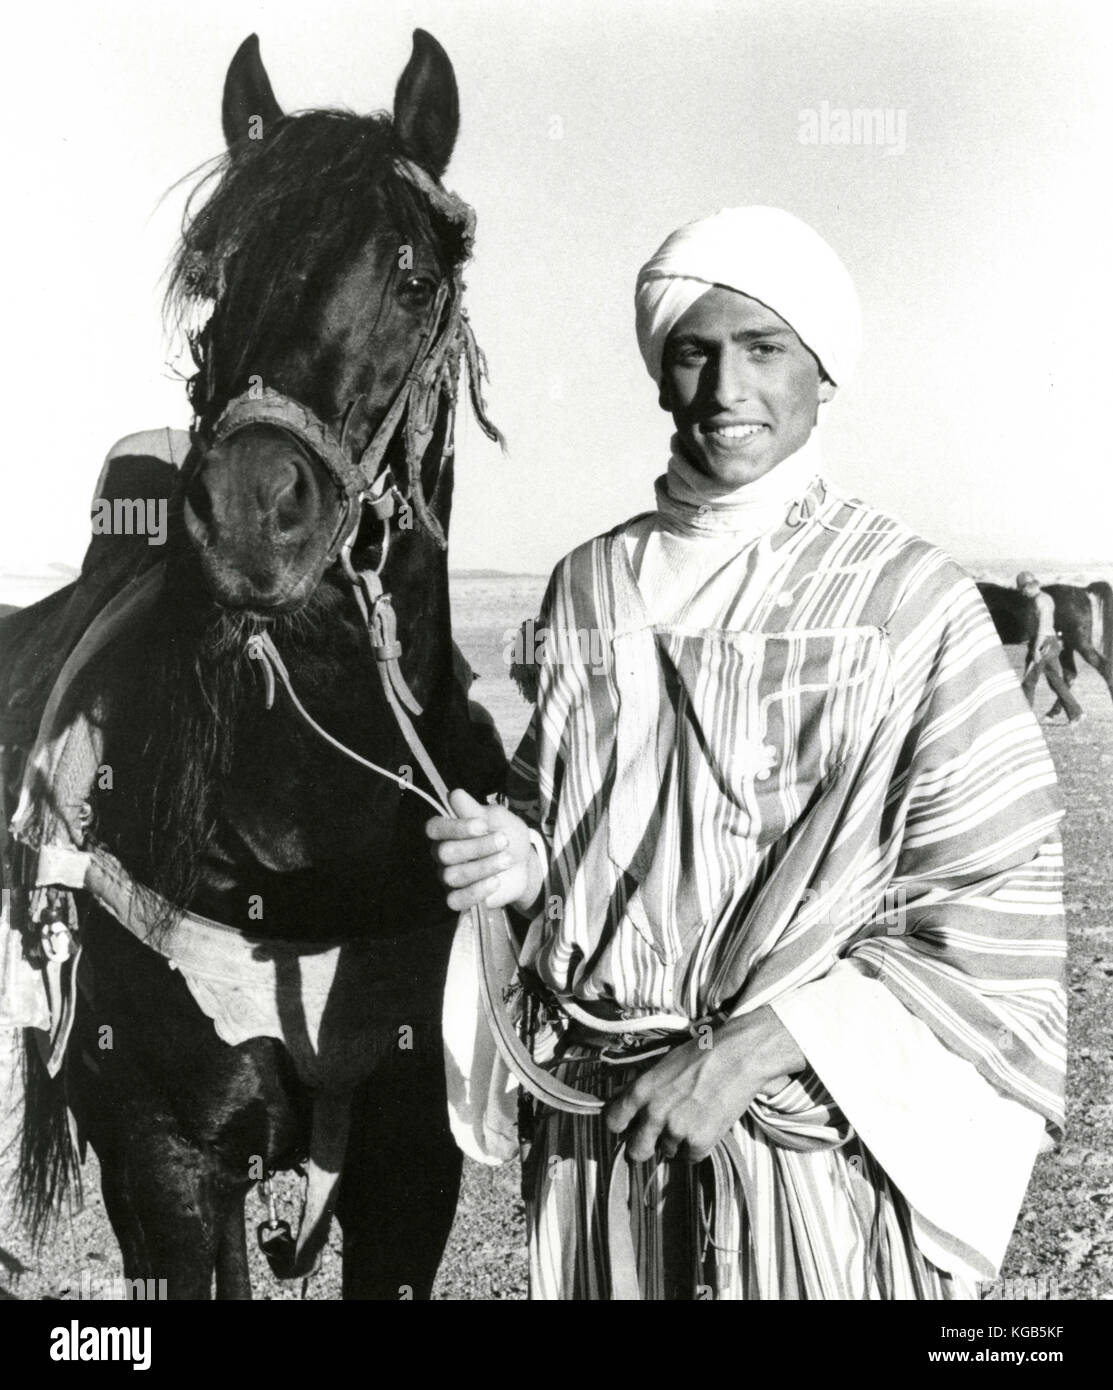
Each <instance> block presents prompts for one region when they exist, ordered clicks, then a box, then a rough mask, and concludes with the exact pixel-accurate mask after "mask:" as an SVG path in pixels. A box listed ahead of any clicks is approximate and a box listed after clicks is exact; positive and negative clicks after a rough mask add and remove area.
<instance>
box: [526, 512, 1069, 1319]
mask: <svg viewBox="0 0 1113 1390" xmlns="http://www.w3.org/2000/svg"><path fill="white" fill-rule="evenodd" d="M819 487H820V491H819V492H818V493H817V494H816V495H817V497H818V498H820V499H821V500H820V502H819V505H818V506H817V507H816V508H815V510H814V511H813V514H812V515H810V516H806V515H805V517H804V519H803V520H802V521H801V520H800V519H799V517H798V516H797V517H796V518H794V520H795V524H794V525H791V526H789V525H787V524H786V526H784V527H782V528H780V529H779V530H777V531H775V532H773V533H772V534H771V535H767V536H764V537H762V538H760V540H758V541H757V542H753V543H751V544H749V545H745V546H742V547H741V548H738V547H737V546H732V545H731V543H730V541H729V539H728V540H727V541H726V543H725V545H724V543H723V542H722V541H721V540H720V541H715V542H713V543H712V544H711V547H710V548H701V547H704V541H703V540H702V539H698V540H695V541H691V540H687V539H684V538H681V537H678V536H674V535H670V534H669V527H668V525H667V524H666V523H665V522H664V521H662V519H661V518H660V517H643V518H636V519H635V520H634V521H633V522H631V523H628V524H627V525H626V526H625V527H621V528H618V529H617V530H616V531H614V532H611V533H609V534H607V535H604V536H601V537H598V538H596V539H594V540H592V541H590V542H588V543H586V544H585V545H583V546H581V547H579V548H578V549H577V550H575V551H573V552H572V554H570V555H569V556H568V557H567V558H566V559H565V560H564V561H562V562H561V564H560V565H559V566H558V567H557V569H556V571H555V573H554V575H553V577H552V580H551V581H550V584H549V587H548V590H547V593H546V598H545V601H544V606H543V614H542V627H541V629H540V631H541V634H542V641H541V650H540V651H539V653H538V657H539V663H538V664H539V671H538V678H539V685H538V697H537V709H536V711H535V714H534V718H533V720H532V722H531V725H530V728H529V730H528V731H527V734H526V736H525V738H524V740H523V742H522V745H521V747H520V748H519V750H518V752H517V755H516V757H515V760H514V765H513V769H512V774H511V785H510V804H511V806H512V807H513V808H514V809H515V810H516V811H518V812H519V814H522V815H523V816H524V817H525V818H526V819H527V820H529V821H530V823H531V824H532V825H533V826H534V827H536V828H537V829H539V830H540V832H541V834H542V835H543V837H544V839H545V841H546V842H547V844H548V846H549V849H550V854H551V864H550V870H549V875H548V880H547V884H546V889H545V894H546V897H545V902H544V906H543V908H542V910H541V911H540V912H539V913H538V915H537V917H536V918H535V920H534V921H533V923H532V924H531V927H530V931H529V935H528V938H527V941H526V945H525V949H524V954H523V963H524V964H525V965H526V966H527V967H528V968H529V969H530V970H531V971H532V972H533V973H534V975H535V976H536V977H537V978H538V979H539V980H540V982H541V984H542V985H543V986H544V988H545V989H546V990H547V991H549V992H551V994H552V995H554V996H556V998H557V999H558V1000H559V999H561V998H563V999H566V1000H575V1001H576V1002H577V1003H578V1004H579V1005H580V1006H581V1007H586V1008H587V1009H589V1010H590V1011H594V1012H596V1013H597V1014H598V1015H600V1016H606V1017H607V1018H610V1019H614V1018H621V1019H625V1020H628V1021H629V1027H630V1029H631V1031H632V1032H636V1030H637V1027H638V1022H637V1021H638V1019H639V1017H645V1016H647V1015H650V1014H658V1015H659V1014H662V1013H664V1014H666V1015H669V1016H670V1017H672V1018H673V1019H674V1020H675V1026H676V1027H677V1029H678V1030H679V1029H682V1028H684V1027H688V1026H691V1027H697V1028H698V1024H699V1021H700V1020H705V1019H707V1018H709V1017H710V1016H714V1015H718V1016H720V1017H722V1016H738V1015H741V1014H744V1013H746V1012H749V1011H752V1010H754V1009H757V1008H759V1007H761V1006H763V1005H770V1006H771V1007H772V1008H773V1009H774V1011H775V1012H777V1014H778V1015H779V1017H780V1019H781V1021H782V1022H783V1023H784V1025H785V1026H786V1027H787V1028H788V1030H789V1032H790V1033H792V1034H793V1036H794V1037H795V1039H796V1041H797V1042H798V1044H799V1045H800V1048H801V1051H802V1052H803V1053H804V1055H805V1057H806V1058H807V1061H808V1066H807V1068H806V1069H805V1071H804V1072H802V1073H801V1074H799V1075H798V1076H797V1077H795V1078H793V1080H792V1081H791V1082H790V1083H789V1085H788V1086H787V1087H785V1088H784V1089H783V1090H782V1091H780V1092H778V1093H777V1094H776V1095H769V1096H759V1097H758V1098H757V1099H756V1100H755V1102H754V1103H753V1105H752V1106H751V1107H750V1109H749V1110H748V1111H747V1113H746V1114H745V1115H743V1116H742V1117H740V1119H739V1121H738V1123H737V1124H736V1125H735V1126H734V1128H733V1135H732V1137H733V1140H734V1142H735V1145H736V1149H735V1150H734V1151H735V1152H736V1153H737V1154H738V1155H740V1158H739V1161H738V1162H737V1163H735V1164H734V1165H731V1164H726V1163H725V1162H723V1161H721V1157H716V1158H714V1159H712V1160H709V1161H707V1162H706V1163H704V1164H703V1165H701V1166H700V1168H699V1169H698V1170H689V1168H688V1167H687V1165H686V1164H685V1163H683V1161H681V1160H673V1161H668V1160H661V1161H651V1162H650V1163H649V1164H644V1165H633V1164H630V1165H629V1168H630V1170H631V1171H630V1173H629V1174H628V1181H629V1186H630V1194H631V1195H630V1199H629V1204H628V1218H629V1221H630V1223H631V1228H632V1230H631V1234H632V1237H633V1244H634V1249H635V1251H636V1253H637V1262H638V1271H639V1280H640V1288H641V1294H642V1296H644V1297H653V1298H655V1297H669V1298H673V1297H680V1298H877V1297H897V1298H901V1297H903V1298H945V1297H954V1296H969V1294H970V1289H971V1285H972V1283H973V1281H974V1280H976V1279H979V1278H992V1277H993V1276H994V1274H995V1272H996V1267H997V1265H998V1264H999V1262H1000V1260H1001V1258H1002V1256H1003V1253H1004V1248H1005V1244H1006V1243H1007V1240H1008V1237H1009V1234H1010V1232H1011V1228H1012V1225H1013V1223H1014V1221H1015V1217H1016V1212H1017V1210H1018V1208H1019V1205H1020V1201H1021V1200H1022V1197H1023V1192H1024V1188H1025V1185H1026V1183H1027V1178H1028V1175H1029V1172H1030V1168H1031V1163H1032V1161H1033V1158H1034V1154H1035V1150H1036V1147H1037V1145H1038V1142H1039V1139H1040V1137H1041V1134H1042V1132H1043V1130H1044V1128H1045V1127H1046V1129H1047V1130H1048V1131H1049V1132H1050V1133H1051V1135H1052V1136H1053V1137H1054V1136H1056V1135H1058V1134H1059V1133H1060V1132H1061V1124H1062V1095H1063V1075H1064V1065H1065V1024H1066V1010H1065V994H1064V990H1063V985H1062V971H1063V965H1064V956H1065V946H1064V931H1063V917H1062V907H1061V899H1060V888H1061V851H1060V845H1059V840H1058V835H1057V826H1058V822H1059V820H1060V818H1061V815H1062V811H1061V809H1060V805H1059V801H1058V798H1057V795H1056V790H1055V778H1054V770H1053V767H1052V764H1051V761H1050V758H1049V756H1048V753H1047V749H1046V746H1045V744H1044V742H1043V739H1042V737H1041V735H1040V732H1039V729H1038V727H1037V725H1036V723H1035V721H1034V719H1033V717H1032V715H1031V713H1030V711H1029V709H1028V707H1027V705H1026V703H1025V701H1024V700H1023V698H1022V697H1021V695H1020V692H1019V688H1018V685H1017V682H1016V678H1015V676H1014V675H1013V673H1012V672H1011V669H1010V667H1009V666H1008V664H1007V662H1006V659H1005V656H1004V653H1003V651H1002V648H1001V646H1000V643H999V642H998V640H997V637H996V635H995V632H994V629H993V627H992V624H991V623H990V621H989V618H988V615H987V614H986V611H985V609H984V606H983V604H982V602H981V599H980V597H979V596H978V594H977V591H976V589H975V587H974V585H973V584H972V583H971V582H970V580H969V579H968V577H967V576H966V575H965V573H964V572H963V571H962V570H961V569H960V568H959V567H958V566H957V565H955V564H954V562H953V561H951V560H949V559H948V558H947V557H946V556H945V555H943V554H942V553H941V552H940V551H938V550H937V549H935V548H934V547H932V546H931V545H929V544H927V543H926V542H924V541H922V540H920V539H919V538H917V537H916V536H914V535H913V534H912V533H910V532H909V531H908V530H907V529H906V528H905V527H903V526H902V525H900V524H899V523H898V522H896V521H894V520H892V519H891V518H889V517H887V516H884V515H882V514H881V513H879V512H877V511H875V510H873V509H871V508H869V507H866V506H864V505H863V504H861V503H860V502H857V501H855V500H852V499H849V498H847V497H845V496H842V495H841V494H839V493H837V492H835V491H833V490H831V489H829V488H827V489H825V488H823V485H819ZM647 547H648V554H649V555H650V557H653V556H656V557H657V558H656V560H655V561H654V564H656V566H657V572H658V579H660V576H661V575H663V576H664V579H665V581H668V580H669V578H670V565H671V566H672V567H673V569H672V571H671V574H672V576H673V577H675V576H676V575H681V574H688V573H691V574H694V575H695V580H694V582H693V583H690V584H689V586H688V588H687V590H686V592H685V594H684V596H683V597H684V599H685V601H684V602H683V603H680V604H679V605H673V607H672V608H671V609H668V608H667V605H666V610H667V611H664V612H662V610H661V604H660V602H659V601H657V600H656V599H652V600H651V599H650V598H647V593H649V592H650V590H651V589H652V587H653V585H652V582H651V581H652V574H651V570H652V566H648V567H647V566H646V565H645V564H644V563H643V562H644V558H645V555H646V553H647ZM708 557H710V563H709V562H708ZM658 587H661V585H660V583H659V585H658ZM667 587H668V585H667V582H666V583H665V584H664V587H663V588H662V592H665V591H666V590H667ZM658 598H659V595H658ZM559 1032H560V1030H559V1026H558V1029H557V1033H558V1035H559ZM549 1051H550V1052H553V1040H552V1039H551V1038H550V1039H549ZM553 1065H554V1066H555V1067H557V1068H558V1069H559V1072H560V1074H561V1075H562V1076H563V1077H564V1079H565V1080H568V1081H570V1082H572V1083H573V1084H577V1085H580V1086H583V1087H585V1088H588V1089H592V1090H595V1091H596V1092H598V1093H600V1094H613V1093H614V1092H615V1091H617V1090H619V1089H621V1088H622V1087H624V1086H625V1085H628V1084H629V1083H630V1081H631V1080H632V1079H633V1077H634V1076H635V1075H636V1073H637V1070H638V1068H637V1066H631V1065H624V1064H622V1063H621V1061H618V1062H616V1061H614V1060H610V1061H607V1060H604V1059H601V1058H600V1056H599V1052H598V1049H592V1048H590V1047H582V1046H573V1045H572V1040H571V1039H570V1037H568V1036H564V1037H558V1040H557V1042H556V1045H555V1052H553ZM642 1065H644V1064H642ZM650 1065H651V1063H650ZM528 1137H529V1141H530V1148H529V1153H528V1159H527V1162H526V1164H525V1167H524V1170H523V1174H524V1176H523V1181H524V1189H525V1195H526V1198H527V1208H528V1211H529V1221H530V1250H531V1278H532V1284H531V1294H532V1296H533V1297H540V1298H553V1297H560V1298H607V1297H612V1296H620V1295H618V1294H617V1292H616V1291H615V1289H614V1288H613V1287H612V1284H611V1277H612V1272H611V1268H610V1266H609V1264H608V1256H607V1251H608V1248H609V1246H610V1245H612V1244H613V1242H614V1238H615V1236H616V1232H615V1231H614V1230H613V1229H609V1228H608V1222H609V1221H611V1222H612V1225H613V1217H612V1215H611V1213H613V1210H614V1208H613V1202H612V1204H611V1206H610V1211H609V1210H608V1187H609V1184H610V1182H611V1179H612V1177H613V1175H614V1168H615V1163H616V1149H617V1144H618V1141H617V1140H616V1139H615V1138H613V1137H612V1136H611V1135H610V1134H609V1133H608V1132H607V1131H606V1129H605V1128H604V1126H603V1125H602V1122H601V1121H600V1120H598V1119H595V1118H587V1119H585V1118H580V1117H570V1116H567V1115H556V1114H552V1113H549V1112H547V1111H545V1110H544V1109H543V1108H541V1107H535V1113H534V1116H533V1124H532V1132H531V1134H529V1136H528ZM617 1162H618V1163H626V1160H625V1158H624V1157H621V1156H619V1157H618V1158H617ZM625 1220H626V1218H625V1217H624V1218H623V1222H625ZM622 1235H623V1239H626V1233H625V1232H623V1233H622Z"/></svg>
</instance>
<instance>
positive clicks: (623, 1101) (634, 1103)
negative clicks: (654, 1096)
mask: <svg viewBox="0 0 1113 1390" xmlns="http://www.w3.org/2000/svg"><path fill="white" fill-rule="evenodd" d="M641 1108H642V1107H641V1102H640V1101H639V1100H635V1099H634V1096H633V1092H632V1091H623V1093H622V1095H620V1096H616V1097H615V1098H614V1100H612V1101H611V1103H610V1104H609V1105H608V1106H607V1107H606V1109H605V1110H604V1112H603V1118H604V1120H605V1121H606V1124H607V1128H608V1129H609V1130H610V1132H611V1133H612V1134H624V1133H625V1132H626V1130H627V1129H628V1128H629V1126H630V1121H631V1120H633V1118H634V1116H635V1115H636V1114H637V1113H638V1111H639V1110H640V1109H641Z"/></svg>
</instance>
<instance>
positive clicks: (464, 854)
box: [432, 830, 510, 868]
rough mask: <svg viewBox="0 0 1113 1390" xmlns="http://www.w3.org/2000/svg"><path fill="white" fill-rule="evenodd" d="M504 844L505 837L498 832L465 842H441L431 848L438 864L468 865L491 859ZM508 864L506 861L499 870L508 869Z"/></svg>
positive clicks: (455, 840) (502, 848)
mask: <svg viewBox="0 0 1113 1390" xmlns="http://www.w3.org/2000/svg"><path fill="white" fill-rule="evenodd" d="M506 844H507V841H506V836H505V835H504V834H503V833H502V831H501V830H499V831H496V832H495V833H494V834H493V835H476V836H474V837H471V838H468V839H466V840H457V839H452V840H442V841H441V842H440V843H439V844H436V845H434V846H433V847H432V855H433V858H434V859H435V860H436V861H437V863H438V864H469V863H475V862H476V861H477V860H479V859H490V858H493V857H494V856H496V855H498V854H500V853H501V852H502V851H503V850H504V849H505V848H506ZM509 864H510V861H509V859H507V862H506V864H500V865H499V868H508V867H509Z"/></svg>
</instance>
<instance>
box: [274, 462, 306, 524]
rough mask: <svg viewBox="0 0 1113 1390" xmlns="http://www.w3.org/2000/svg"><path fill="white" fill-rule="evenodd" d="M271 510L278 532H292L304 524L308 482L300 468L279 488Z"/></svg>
mask: <svg viewBox="0 0 1113 1390" xmlns="http://www.w3.org/2000/svg"><path fill="white" fill-rule="evenodd" d="M272 509H273V511H274V518H275V521H276V523H277V525H278V529H279V530H280V531H294V530H297V529H298V527H299V526H302V525H304V524H305V521H306V517H307V513H308V511H309V480H308V478H307V476H306V474H305V473H304V472H303V471H302V470H301V469H300V468H296V469H295V472H294V476H293V477H292V478H288V479H287V480H286V481H285V482H284V483H282V484H281V485H280V486H279V488H278V490H277V491H276V493H275V496H274V502H273V504H272Z"/></svg>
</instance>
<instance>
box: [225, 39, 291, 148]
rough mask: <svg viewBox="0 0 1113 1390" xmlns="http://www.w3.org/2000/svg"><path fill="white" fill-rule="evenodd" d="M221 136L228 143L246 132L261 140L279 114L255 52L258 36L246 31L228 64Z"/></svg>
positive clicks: (267, 80)
mask: <svg viewBox="0 0 1113 1390" xmlns="http://www.w3.org/2000/svg"><path fill="white" fill-rule="evenodd" d="M220 114H221V121H222V122H223V125H224V138H225V140H226V141H227V142H228V145H229V146H232V145H234V144H235V143H236V142H237V140H243V139H244V138H245V137H246V136H250V137H251V139H253V140H262V139H263V138H264V136H266V135H268V134H269V133H270V129H271V126H272V125H273V124H274V123H275V121H277V120H278V119H279V118H280V117H281V115H282V107H281V106H279V104H278V102H277V101H275V99H274V92H273V90H272V89H271V83H270V78H269V77H268V76H267V70H266V68H265V67H264V66H263V60H262V58H261V57H260V56H259V36H258V34H250V35H249V36H248V37H247V38H246V39H244V41H243V43H241V44H240V46H239V48H237V49H236V56H235V57H234V58H233V59H232V61H231V63H229V65H228V76H227V77H226V78H225V79H224V102H223V105H222V107H221V113H220Z"/></svg>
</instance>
